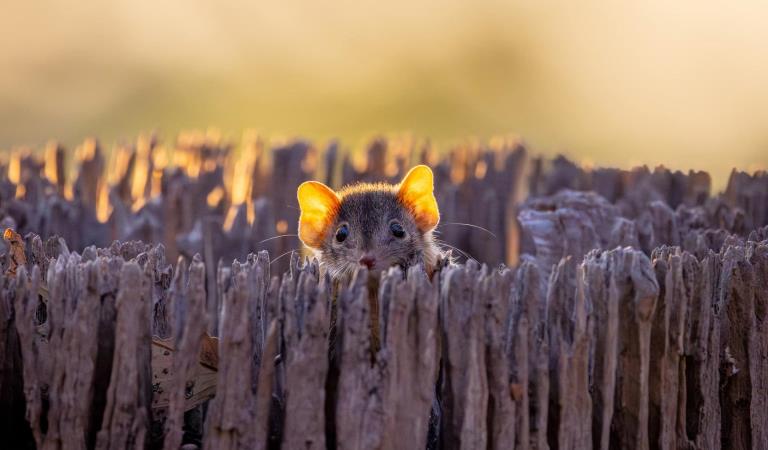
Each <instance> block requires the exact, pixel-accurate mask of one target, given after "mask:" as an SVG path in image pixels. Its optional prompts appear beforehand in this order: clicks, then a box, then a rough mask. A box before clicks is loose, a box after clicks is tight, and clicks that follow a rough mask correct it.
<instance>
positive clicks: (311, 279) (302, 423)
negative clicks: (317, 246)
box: [283, 272, 330, 449]
mask: <svg viewBox="0 0 768 450" xmlns="http://www.w3.org/2000/svg"><path fill="white" fill-rule="evenodd" d="M328 287H329V285H328V281H327V280H325V279H324V280H322V281H321V282H320V283H318V279H317V278H316V277H315V276H313V275H311V274H310V273H309V272H301V274H300V275H299V277H298V281H297V290H296V295H295V297H294V298H290V297H289V298H288V299H287V300H288V301H287V302H286V304H285V305H284V307H285V325H284V331H283V333H284V340H285V341H284V342H285V347H286V352H287V355H284V357H285V373H286V380H285V431H284V435H283V436H284V438H283V445H284V446H285V447H286V448H306V449H324V448H325V410H324V408H323V405H325V379H326V376H327V372H328V356H327V354H326V351H327V348H328V342H327V338H328V323H329V320H330V318H329V314H328V310H327V304H328V297H329V295H330V292H329V289H328Z"/></svg>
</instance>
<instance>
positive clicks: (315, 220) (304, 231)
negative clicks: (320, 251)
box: [296, 181, 341, 248]
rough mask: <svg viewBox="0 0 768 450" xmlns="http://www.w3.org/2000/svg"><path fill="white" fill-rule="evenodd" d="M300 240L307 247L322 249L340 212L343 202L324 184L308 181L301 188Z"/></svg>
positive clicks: (298, 193) (297, 193) (299, 197)
mask: <svg viewBox="0 0 768 450" xmlns="http://www.w3.org/2000/svg"><path fill="white" fill-rule="evenodd" d="M296 196H297V197H298V199H299V208H300V209H301V215H300V216H299V239H301V242H303V243H304V244H305V245H306V246H307V247H311V248H320V246H321V245H322V243H323V239H325V234H326V232H327V231H328V228H329V227H330V226H331V225H332V224H333V221H334V219H335V217H336V214H337V213H338V212H339V206H340V204H341V200H340V199H339V196H338V195H337V194H336V192H334V191H333V189H331V188H329V187H328V186H326V185H324V184H323V183H319V182H317V181H307V182H304V183H302V184H301V185H300V186H299V189H298V191H297V192H296Z"/></svg>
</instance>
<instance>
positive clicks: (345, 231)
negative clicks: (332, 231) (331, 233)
mask: <svg viewBox="0 0 768 450" xmlns="http://www.w3.org/2000/svg"><path fill="white" fill-rule="evenodd" d="M347 236H349V227H348V226H347V225H346V224H345V225H342V226H340V227H339V229H338V230H336V240H337V241H338V242H344V239H346V238H347Z"/></svg>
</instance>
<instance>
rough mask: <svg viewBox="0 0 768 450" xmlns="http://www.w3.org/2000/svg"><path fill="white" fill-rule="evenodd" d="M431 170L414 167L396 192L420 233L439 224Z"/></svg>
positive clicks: (423, 167)
mask: <svg viewBox="0 0 768 450" xmlns="http://www.w3.org/2000/svg"><path fill="white" fill-rule="evenodd" d="M433 191H434V180H433V176H432V169H430V168H429V167H427V166H423V165H422V166H416V167H414V168H413V169H411V170H410V171H409V172H408V174H406V175H405V178H403V181H401V182H400V186H399V188H398V191H397V198H398V199H399V200H400V202H401V203H402V204H403V205H405V207H406V208H408V210H409V211H410V213H411V214H412V215H413V218H414V220H415V221H416V225H417V226H418V227H419V230H421V231H422V232H427V231H430V230H432V229H433V228H435V227H436V226H437V224H438V222H440V211H439V210H438V209H437V199H436V198H435V194H434V193H433Z"/></svg>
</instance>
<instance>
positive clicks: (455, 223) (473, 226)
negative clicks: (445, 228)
mask: <svg viewBox="0 0 768 450" xmlns="http://www.w3.org/2000/svg"><path fill="white" fill-rule="evenodd" d="M442 225H459V226H463V227H470V228H477V229H478V230H482V231H485V232H486V233H488V234H490V235H491V236H493V237H494V239H498V238H499V237H498V236H496V235H495V234H493V233H491V231H490V230H488V229H486V228H483V227H481V226H480V225H473V224H471V223H461V222H446V223H441V224H440V226H442Z"/></svg>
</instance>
